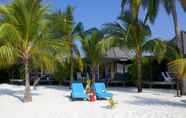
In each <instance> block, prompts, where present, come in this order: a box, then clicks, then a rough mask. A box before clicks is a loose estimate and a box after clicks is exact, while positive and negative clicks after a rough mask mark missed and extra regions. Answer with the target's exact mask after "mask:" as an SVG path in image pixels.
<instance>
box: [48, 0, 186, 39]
mask: <svg viewBox="0 0 186 118" xmlns="http://www.w3.org/2000/svg"><path fill="white" fill-rule="evenodd" d="M46 1H47V2H48V3H49V4H50V6H51V9H52V10H54V11H56V10H59V9H61V10H64V9H65V8H66V7H67V5H69V4H71V5H73V6H74V7H75V14H74V15H75V20H76V22H83V24H84V26H85V28H86V29H88V28H92V27H98V28H101V27H102V26H103V24H105V23H108V22H113V21H116V20H117V17H118V15H119V13H120V2H121V0H46ZM177 13H178V20H179V23H180V29H181V30H185V31H186V13H184V12H183V10H182V8H181V6H180V4H178V3H177ZM141 15H142V16H143V15H144V12H141ZM150 27H151V31H152V38H162V39H164V40H170V39H171V38H173V37H174V36H175V33H174V25H173V20H172V16H171V15H170V16H168V15H167V14H166V12H165V10H164V8H163V7H162V6H161V7H160V10H159V13H158V16H157V18H156V21H155V23H154V24H153V25H150Z"/></svg>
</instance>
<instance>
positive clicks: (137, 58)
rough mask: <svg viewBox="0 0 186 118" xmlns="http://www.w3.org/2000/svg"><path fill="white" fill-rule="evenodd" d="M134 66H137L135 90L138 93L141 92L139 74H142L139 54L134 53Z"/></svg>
mask: <svg viewBox="0 0 186 118" xmlns="http://www.w3.org/2000/svg"><path fill="white" fill-rule="evenodd" d="M136 64H137V89H138V93H140V92H142V82H141V77H142V76H141V72H142V68H141V67H142V64H141V52H140V51H138V52H136Z"/></svg>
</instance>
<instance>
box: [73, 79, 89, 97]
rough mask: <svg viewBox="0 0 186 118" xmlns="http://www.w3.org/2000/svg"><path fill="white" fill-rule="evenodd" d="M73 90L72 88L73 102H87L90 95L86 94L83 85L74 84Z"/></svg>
mask: <svg viewBox="0 0 186 118" xmlns="http://www.w3.org/2000/svg"><path fill="white" fill-rule="evenodd" d="M71 88H72V93H71V98H72V100H76V99H82V100H87V99H88V95H87V94H86V93H85V91H84V88H83V84H82V83H72V86H71Z"/></svg>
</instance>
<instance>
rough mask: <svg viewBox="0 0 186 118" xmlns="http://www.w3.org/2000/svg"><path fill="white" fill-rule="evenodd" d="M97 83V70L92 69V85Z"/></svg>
mask: <svg viewBox="0 0 186 118" xmlns="http://www.w3.org/2000/svg"><path fill="white" fill-rule="evenodd" d="M95 81H96V68H92V83H94V82H95Z"/></svg>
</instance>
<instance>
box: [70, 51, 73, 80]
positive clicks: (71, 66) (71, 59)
mask: <svg viewBox="0 0 186 118" xmlns="http://www.w3.org/2000/svg"><path fill="white" fill-rule="evenodd" d="M70 63H71V65H70V82H71V83H72V81H73V80H74V61H73V51H71V57H70Z"/></svg>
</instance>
